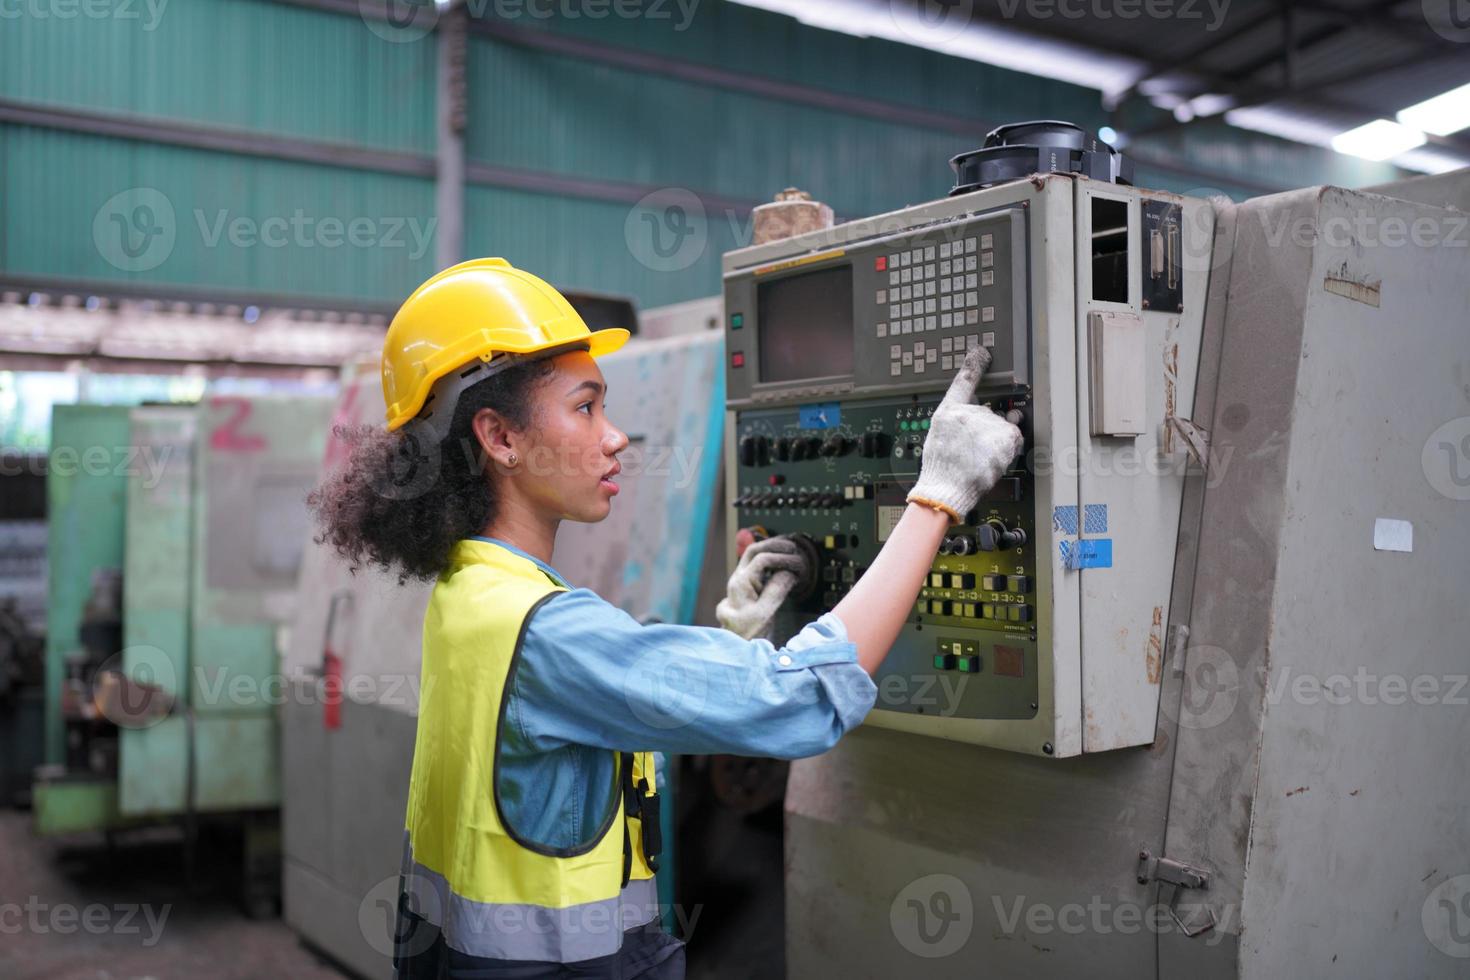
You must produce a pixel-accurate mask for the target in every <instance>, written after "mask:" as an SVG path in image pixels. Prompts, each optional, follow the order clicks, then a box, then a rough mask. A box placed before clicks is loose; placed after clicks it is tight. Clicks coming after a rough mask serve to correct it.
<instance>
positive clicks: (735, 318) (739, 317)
mask: <svg viewBox="0 0 1470 980" xmlns="http://www.w3.org/2000/svg"><path fill="white" fill-rule="evenodd" d="M743 326H745V314H744V313H731V314H730V329H731V330H739V329H740V328H741V327H743Z"/></svg>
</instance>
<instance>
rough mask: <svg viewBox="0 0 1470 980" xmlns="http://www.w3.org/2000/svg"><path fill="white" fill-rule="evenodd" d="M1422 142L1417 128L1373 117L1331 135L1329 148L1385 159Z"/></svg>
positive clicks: (1372, 158) (1371, 158)
mask: <svg viewBox="0 0 1470 980" xmlns="http://www.w3.org/2000/svg"><path fill="white" fill-rule="evenodd" d="M1423 145H1424V134H1423V133H1421V132H1419V130H1417V129H1410V128H1409V127H1408V126H1400V125H1399V124H1398V123H1396V122H1392V121H1390V120H1387V119H1375V120H1373V121H1372V122H1370V123H1364V124H1363V125H1361V126H1359V127H1358V128H1357V129H1350V130H1348V131H1347V132H1345V133H1339V134H1337V135H1336V136H1334V137H1333V138H1332V148H1333V149H1334V150H1336V151H1337V152H1338V153H1346V154H1347V155H1349V156H1355V157H1362V158H1363V159H1364V160H1387V159H1388V158H1389V157H1396V156H1398V155H1399V154H1400V153H1405V152H1407V151H1409V150H1412V149H1414V148H1415V147H1416V146H1423Z"/></svg>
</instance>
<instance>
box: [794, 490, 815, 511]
mask: <svg viewBox="0 0 1470 980" xmlns="http://www.w3.org/2000/svg"><path fill="white" fill-rule="evenodd" d="M811 502H812V495H811V494H810V493H807V492H806V491H805V490H803V491H802V492H801V493H798V494H797V495H796V506H798V507H809V506H811Z"/></svg>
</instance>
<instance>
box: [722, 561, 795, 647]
mask: <svg viewBox="0 0 1470 980" xmlns="http://www.w3.org/2000/svg"><path fill="white" fill-rule="evenodd" d="M811 572H812V570H811V569H810V568H808V567H807V557H806V555H804V554H803V553H802V552H801V551H800V550H798V548H797V546H796V542H795V541H792V540H791V539H790V538H786V537H776V538H766V539H765V540H764V541H757V542H756V543H755V544H753V545H751V546H750V547H748V548H746V549H745V554H743V555H741V556H740V563H739V564H737V565H736V566H735V571H734V573H733V574H732V575H731V576H730V582H729V585H728V586H727V594H726V596H725V598H723V599H721V600H720V603H719V605H717V606H715V616H716V617H717V618H718V619H719V621H720V625H721V626H723V627H725V629H727V630H729V631H730V632H732V633H737V634H739V635H740V636H742V637H744V638H745V639H747V640H749V639H753V638H755V637H757V636H764V635H765V634H766V633H767V632H768V631H769V630H770V628H771V624H772V622H774V621H775V618H776V611H777V610H778V609H780V608H781V603H783V602H785V601H786V597H787V596H788V595H790V594H791V590H792V589H793V588H795V587H796V584H797V583H798V582H799V581H801V579H802V578H805V577H806V576H808V575H810V574H811Z"/></svg>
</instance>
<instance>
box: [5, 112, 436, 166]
mask: <svg viewBox="0 0 1470 980" xmlns="http://www.w3.org/2000/svg"><path fill="white" fill-rule="evenodd" d="M0 122H4V123H13V124H15V125H19V126H40V127H44V128H47V129H61V130H66V131H68V132H74V133H86V134H88V135H91V136H112V137H117V138H119V139H130V140H146V141H148V142H150V143H162V144H165V145H168V146H182V147H187V148H189V149H194V150H214V151H217V152H219V153H234V154H238V155H241V156H249V157H266V158H269V159H273V160H292V161H297V162H301V163H321V164H327V165H329V166H333V167H348V168H351V169H354V170H371V171H374V172H377V173H389V174H403V175H406V176H409V177H432V176H433V175H434V161H433V159H432V158H430V157H426V156H422V155H420V154H415V153H403V152H399V151H395V150H375V149H370V148H367V147H361V146H349V145H346V144H342V143H329V142H327V141H325V140H310V139H302V138H300V137H295V136H275V135H272V134H270V133H259V132H246V131H243V130H238V129H226V128H224V127H221V126H209V125H202V124H199V123H189V122H176V121H174V120H165V119H154V118H149V117H145V116H129V115H122V114H116V113H102V112H93V111H89V110H86V109H68V108H61V107H56V106H40V105H32V104H28V103H25V102H18V101H16V100H14V99H4V98H0Z"/></svg>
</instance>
